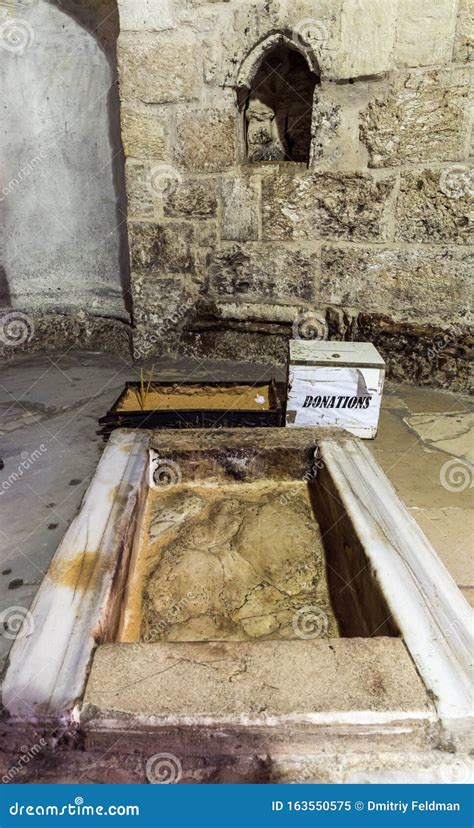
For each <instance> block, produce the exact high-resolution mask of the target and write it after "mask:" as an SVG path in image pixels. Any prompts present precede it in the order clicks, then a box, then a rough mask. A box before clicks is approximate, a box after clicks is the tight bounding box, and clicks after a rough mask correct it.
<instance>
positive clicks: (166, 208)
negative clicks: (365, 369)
mask: <svg viewBox="0 0 474 828" xmlns="http://www.w3.org/2000/svg"><path fill="white" fill-rule="evenodd" d="M118 2H119V11H120V24H121V35H120V39H119V75H120V89H121V99H122V132H123V141H124V147H125V153H126V155H127V162H126V168H127V187H128V200H129V226H130V230H129V236H130V247H131V263H132V292H133V300H134V315H135V324H136V330H135V350H136V353H137V355H143V354H146V353H150V352H151V351H153V350H157V351H161V350H163V348H164V347H168V348H169V347H173V348H174V347H176V342H177V339H179V338H180V339H181V342H182V343H185V344H187V345H192V347H193V348H195V349H197V350H198V351H201V352H206V351H207V352H209V351H213V352H214V353H218V354H220V355H225V356H234V357H238V356H244V355H245V356H246V357H248V356H249V355H255V356H256V355H258V356H262V355H265V354H267V355H268V354H270V355H272V356H277V357H278V358H279V359H281V358H283V357H284V355H285V351H286V339H287V337H288V335H289V334H290V333H291V331H292V329H294V327H295V325H297V324H298V321H299V320H300V319H302V318H303V321H307V319H306V317H307V316H308V315H309V318H310V321H311V316H312V315H314V314H316V316H317V317H318V318H319V317H321V316H322V317H326V323H327V325H328V328H329V333H330V335H331V336H334V337H340V336H345V337H347V338H352V337H359V338H362V339H364V338H368V339H372V341H374V342H375V344H377V345H379V347H380V348H381V349H382V351H383V352H384V353H385V355H386V356H387V358H388V359H389V362H390V364H391V369H392V373H393V374H394V375H395V376H397V375H398V376H401V375H402V374H404V373H407V372H408V374H409V375H411V377H412V378H413V379H417V380H418V381H420V382H424V381H426V382H435V383H441V384H446V383H449V382H450V383H451V384H452V386H453V387H461V386H463V385H465V383H466V378H467V366H466V355H467V348H468V345H469V341H472V340H469V337H468V328H467V325H468V322H469V312H468V307H469V301H470V279H471V276H472V267H471V268H470V261H472V260H470V258H469V257H470V251H469V247H468V245H469V243H470V242H471V241H472V235H471V234H472V224H471V221H470V212H471V210H472V195H473V193H474V182H473V177H472V176H473V173H472V170H471V172H469V157H470V146H471V144H470V131H471V126H472V117H471V109H470V106H471V104H470V102H469V90H470V84H472V74H471V71H470V70H471V68H472V67H470V65H469V61H470V58H471V57H472V0H461V1H460V2H459V3H458V1H457V0H436V1H435V0H313V1H312V2H311V0H273V1H272V0H223V2H219V1H218V0H217V1H216V2H212V0H162V2H161V3H156V2H152V0H118ZM278 42H280V43H282V42H286V43H292V44H293V45H294V46H295V47H297V48H299V50H300V51H301V52H302V53H303V54H305V55H306V56H307V59H308V62H310V63H311V65H313V66H315V67H318V68H319V72H320V75H321V85H320V86H318V87H317V88H316V97H315V105H314V111H313V148H312V160H311V163H310V169H307V168H306V167H305V166H301V165H290V164H278V163H267V164H260V165H258V164H257V165H255V164H253V165H250V164H247V163H245V153H244V147H243V128H242V117H241V115H240V113H239V112H238V109H237V105H236V102H237V91H236V90H237V88H239V87H241V86H242V85H245V84H247V85H248V83H249V81H250V80H251V78H252V77H253V75H254V73H255V71H256V70H257V69H258V66H259V63H260V61H261V59H262V57H264V56H265V54H267V53H268V49H269V47H270V46H271V45H272V44H275V43H278ZM471 219H472V215H471Z"/></svg>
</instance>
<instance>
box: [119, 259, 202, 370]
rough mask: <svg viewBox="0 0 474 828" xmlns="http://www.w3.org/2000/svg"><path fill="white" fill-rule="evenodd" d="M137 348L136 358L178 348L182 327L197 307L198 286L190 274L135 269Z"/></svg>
mask: <svg viewBox="0 0 474 828" xmlns="http://www.w3.org/2000/svg"><path fill="white" fill-rule="evenodd" d="M132 290H133V305H134V333H133V350H134V356H135V358H136V359H144V358H145V357H147V356H149V355H150V354H153V353H155V354H162V353H166V352H167V351H169V350H173V351H174V352H175V351H176V346H177V342H178V341H179V338H180V334H181V331H182V329H183V326H184V324H185V322H186V319H187V317H188V316H189V314H190V313H191V312H192V309H193V308H194V305H195V301H196V296H197V290H196V288H195V286H194V285H192V284H191V283H190V282H189V280H188V279H187V277H186V276H181V275H178V274H175V273H173V274H172V275H169V274H166V273H164V274H163V273H162V274H160V275H158V274H156V273H149V272H147V273H143V272H141V273H132Z"/></svg>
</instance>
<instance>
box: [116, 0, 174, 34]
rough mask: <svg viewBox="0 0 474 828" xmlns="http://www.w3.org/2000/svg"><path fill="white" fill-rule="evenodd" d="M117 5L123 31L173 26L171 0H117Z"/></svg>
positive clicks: (149, 29)
mask: <svg viewBox="0 0 474 828" xmlns="http://www.w3.org/2000/svg"><path fill="white" fill-rule="evenodd" d="M117 5H118V8H119V14H120V28H121V30H122V31H123V32H126V31H133V32H139V31H164V30H166V29H171V28H173V18H172V14H171V8H170V0H158V2H157V0H117Z"/></svg>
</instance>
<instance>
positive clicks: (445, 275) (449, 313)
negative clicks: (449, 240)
mask: <svg viewBox="0 0 474 828" xmlns="http://www.w3.org/2000/svg"><path fill="white" fill-rule="evenodd" d="M472 265H473V257H472V256H471V255H469V253H467V252H464V251H463V252H460V251H456V252H453V251H452V250H449V249H445V248H442V249H440V250H439V251H436V252H432V251H425V250H423V249H421V250H404V249H389V250H388V249H383V250H381V249H376V248H371V249H369V248H366V249H363V248H360V247H358V248H349V247H346V248H340V247H331V246H328V245H327V246H324V247H323V250H322V260H321V280H320V283H319V296H318V298H319V302H320V304H321V305H325V304H334V305H345V306H352V307H355V308H359V309H361V310H363V311H364V312H369V311H378V312H380V313H384V312H388V313H392V314H393V315H395V317H396V318H398V319H400V320H420V321H421V320H426V321H429V322H434V321H435V320H448V321H450V322H454V321H460V322H466V321H467V309H468V307H469V304H470V299H471V289H472V282H471V268H472Z"/></svg>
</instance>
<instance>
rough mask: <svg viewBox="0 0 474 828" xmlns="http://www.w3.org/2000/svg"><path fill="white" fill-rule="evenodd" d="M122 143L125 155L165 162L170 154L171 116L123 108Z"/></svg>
mask: <svg viewBox="0 0 474 828" xmlns="http://www.w3.org/2000/svg"><path fill="white" fill-rule="evenodd" d="M121 120H122V143H123V148H124V151H125V155H126V156H128V157H133V158H153V159H159V160H161V161H164V160H165V159H166V157H167V152H168V124H169V116H165V115H157V114H156V113H147V112H134V111H133V110H129V109H123V108H122V115H121Z"/></svg>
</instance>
